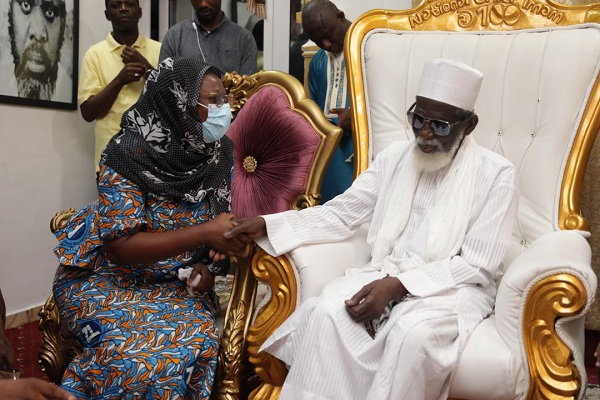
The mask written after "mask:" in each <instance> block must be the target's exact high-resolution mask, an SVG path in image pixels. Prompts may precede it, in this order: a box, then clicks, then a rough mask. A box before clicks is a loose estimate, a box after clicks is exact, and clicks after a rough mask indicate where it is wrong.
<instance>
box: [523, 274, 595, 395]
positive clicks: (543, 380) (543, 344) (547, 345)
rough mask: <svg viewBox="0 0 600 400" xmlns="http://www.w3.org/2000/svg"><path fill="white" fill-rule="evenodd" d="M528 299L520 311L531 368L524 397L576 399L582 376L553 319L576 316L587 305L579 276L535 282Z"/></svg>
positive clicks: (559, 277)
mask: <svg viewBox="0 0 600 400" xmlns="http://www.w3.org/2000/svg"><path fill="white" fill-rule="evenodd" d="M527 298H528V301H527V302H526V306H525V310H524V311H523V325H524V332H523V340H524V344H525V349H526V352H527V359H528V360H529V362H528V364H529V366H530V370H529V376H530V386H529V393H528V395H527V398H528V399H554V398H560V399H576V398H577V396H578V394H579V389H580V388H581V376H580V375H579V372H578V371H577V367H576V366H575V365H574V364H573V355H572V354H571V351H570V349H569V347H567V346H566V345H565V344H564V343H563V341H562V340H561V339H560V338H559V336H558V335H557V334H556V329H555V326H556V324H555V320H557V319H559V318H564V317H570V316H573V315H577V314H579V313H580V312H581V311H582V310H583V309H584V308H585V306H586V303H587V295H586V290H585V288H584V287H583V285H582V283H581V281H580V280H579V278H578V277H575V276H573V275H571V274H566V273H565V274H557V275H551V276H549V277H547V278H544V279H542V280H540V281H539V282H537V283H536V284H535V285H534V286H533V287H532V288H531V290H530V292H529V294H528V296H527ZM529 299H536V300H535V301H529Z"/></svg>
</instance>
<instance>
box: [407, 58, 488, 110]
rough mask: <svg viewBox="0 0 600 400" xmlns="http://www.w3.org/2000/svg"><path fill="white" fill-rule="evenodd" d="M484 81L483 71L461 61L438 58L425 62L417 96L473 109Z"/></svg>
mask: <svg viewBox="0 0 600 400" xmlns="http://www.w3.org/2000/svg"><path fill="white" fill-rule="evenodd" d="M482 81H483V74H482V73H481V71H479V70H477V69H475V68H473V67H471V66H469V65H467V64H465V63H463V62H460V61H455V60H449V59H446V58H436V59H433V60H430V61H427V62H426V63H425V66H424V67H423V73H422V75H421V82H420V84H419V90H418V91H417V96H422V97H427V98H429V99H432V100H437V101H441V102H442V103H446V104H450V105H452V106H455V107H458V108H462V109H465V110H469V111H472V110H473V109H474V108H475V101H476V100H477V95H478V94H479V89H480V88H481V82H482Z"/></svg>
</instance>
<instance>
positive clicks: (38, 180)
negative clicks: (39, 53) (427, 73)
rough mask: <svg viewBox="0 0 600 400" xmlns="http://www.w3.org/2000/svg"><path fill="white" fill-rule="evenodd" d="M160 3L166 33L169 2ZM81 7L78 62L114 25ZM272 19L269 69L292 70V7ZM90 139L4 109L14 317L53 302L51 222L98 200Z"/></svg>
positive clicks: (6, 270)
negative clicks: (66, 211) (289, 67)
mask: <svg viewBox="0 0 600 400" xmlns="http://www.w3.org/2000/svg"><path fill="white" fill-rule="evenodd" d="M224 2H225V1H224ZM335 2H336V4H338V6H339V7H340V9H342V10H344V11H345V12H346V13H347V15H348V18H349V19H351V20H353V19H355V18H356V17H357V16H358V15H360V14H361V13H362V12H364V11H365V10H367V9H369V8H373V7H383V8H407V7H410V0H360V1H356V0H335ZM140 3H141V6H142V9H143V11H144V13H145V14H144V18H143V19H142V21H140V29H141V31H142V33H144V34H146V35H149V31H150V29H149V27H150V0H140ZM160 3H161V4H160V6H161V14H162V15H161V21H160V26H161V29H160V31H161V34H164V32H165V31H166V19H167V16H166V10H167V3H168V2H167V1H161V2H160ZM79 7H80V8H79V16H80V23H79V60H80V61H81V58H82V57H83V54H84V52H85V50H86V49H87V48H88V47H89V46H90V45H92V44H94V43H96V42H99V41H100V40H103V39H104V38H105V37H106V35H107V34H108V32H109V31H110V29H111V26H110V23H109V22H108V21H106V19H105V18H104V0H85V1H84V0H80V1H79ZM267 12H268V14H267V22H266V25H265V45H266V46H268V48H269V50H266V52H265V65H266V67H267V68H271V69H280V70H283V71H287V63H288V51H289V25H288V22H287V21H289V3H288V2H286V1H273V0H269V1H267ZM161 37H162V35H161ZM267 51H268V52H269V54H268V55H267ZM267 63H268V64H267ZM3 72H4V71H3ZM93 135H94V133H93V125H92V124H88V123H86V122H85V121H83V119H82V118H81V116H80V114H79V111H63V110H51V109H43V108H35V107H24V106H11V105H6V104H0V137H1V139H2V140H1V144H0V188H1V189H0V288H1V289H2V292H3V295H4V298H5V300H6V303H7V312H8V314H9V315H10V314H14V313H17V312H20V311H24V310H27V309H30V308H33V307H36V306H39V305H41V304H43V303H44V301H45V300H46V298H47V297H48V296H49V295H50V292H51V286H52V279H53V277H54V273H55V271H56V267H57V262H56V258H55V257H54V255H53V253H52V249H53V248H54V246H55V245H56V239H55V238H54V236H53V235H52V234H51V233H50V230H49V221H50V218H52V216H53V215H54V214H55V213H56V212H57V211H60V210H64V209H67V208H69V207H75V208H76V209H77V208H80V207H82V206H83V205H85V204H86V203H87V202H89V201H91V200H93V199H95V198H96V196H97V192H96V183H95V176H94V170H95V166H94V165H93V147H94V141H93Z"/></svg>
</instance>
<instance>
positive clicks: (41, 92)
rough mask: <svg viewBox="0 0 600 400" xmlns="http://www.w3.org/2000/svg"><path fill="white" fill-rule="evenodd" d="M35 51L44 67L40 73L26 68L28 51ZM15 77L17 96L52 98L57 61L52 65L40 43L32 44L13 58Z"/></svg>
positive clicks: (41, 98) (56, 73)
mask: <svg viewBox="0 0 600 400" xmlns="http://www.w3.org/2000/svg"><path fill="white" fill-rule="evenodd" d="M32 52H34V53H35V52H37V53H38V54H39V56H41V57H42V59H43V62H44V64H45V66H46V69H45V71H44V72H42V73H41V74H36V73H33V72H31V71H30V70H29V69H28V68H27V60H29V58H30V53H32ZM56 56H57V57H58V54H57V55H56ZM17 60H18V64H16V65H15V78H16V79H17V91H18V93H19V97H25V98H28V99H39V100H52V96H54V90H55V88H56V79H57V77H58V62H57V63H56V64H54V65H52V62H51V61H50V57H49V56H48V54H47V53H46V52H45V50H44V49H43V47H42V46H41V45H40V44H33V45H31V46H30V47H28V48H27V49H25V51H24V52H23V54H22V55H21V57H18V58H15V62H16V61H17Z"/></svg>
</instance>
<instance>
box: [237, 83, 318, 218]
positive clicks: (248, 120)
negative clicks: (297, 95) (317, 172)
mask: <svg viewBox="0 0 600 400" xmlns="http://www.w3.org/2000/svg"><path fill="white" fill-rule="evenodd" d="M227 136H229V137H230V138H231V140H233V144H234V150H233V155H234V173H233V185H232V199H231V207H232V212H233V213H234V214H235V215H236V216H238V217H253V216H256V215H264V214H271V213H275V212H279V211H285V210H289V209H290V204H291V202H292V200H293V199H294V198H295V197H296V196H298V195H299V194H302V193H303V192H304V191H305V188H306V183H307V181H308V177H309V174H310V168H311V165H312V163H313V161H314V159H315V156H316V154H317V150H318V147H319V144H320V142H321V137H320V136H319V135H318V134H317V132H316V131H315V129H314V128H313V127H312V126H311V124H310V122H308V121H307V120H306V119H305V117H304V116H303V115H302V114H299V113H296V112H295V111H293V110H292V109H291V108H290V103H289V102H288V98H287V96H286V95H285V94H284V92H283V91H282V90H281V89H280V88H278V87H276V86H265V87H264V88H262V89H260V90H259V91H258V92H257V93H255V94H254V95H253V96H251V97H250V99H249V100H248V101H247V102H246V104H245V105H244V107H242V109H241V110H240V112H239V113H238V115H237V118H236V119H235V121H233V122H232V124H231V126H230V127H229V129H228V130H227ZM248 156H251V157H254V159H256V161H257V166H256V170H255V171H254V172H248V171H246V170H245V169H244V167H243V162H244V159H245V158H246V157H248Z"/></svg>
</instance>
